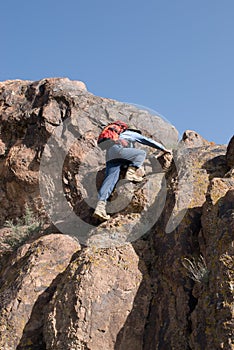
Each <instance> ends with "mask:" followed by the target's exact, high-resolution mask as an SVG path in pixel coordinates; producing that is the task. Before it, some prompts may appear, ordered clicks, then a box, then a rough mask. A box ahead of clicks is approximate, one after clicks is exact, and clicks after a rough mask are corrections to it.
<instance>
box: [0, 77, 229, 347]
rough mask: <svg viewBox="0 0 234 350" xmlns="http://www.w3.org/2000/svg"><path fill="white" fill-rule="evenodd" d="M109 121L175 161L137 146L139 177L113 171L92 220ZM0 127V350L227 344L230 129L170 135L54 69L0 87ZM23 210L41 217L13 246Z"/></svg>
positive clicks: (160, 123) (145, 115) (141, 113)
mask: <svg viewBox="0 0 234 350" xmlns="http://www.w3.org/2000/svg"><path fill="white" fill-rule="evenodd" d="M115 119H122V120H123V121H125V122H130V123H131V125H135V126H136V127H138V128H140V129H141V130H142V131H143V133H144V134H146V135H147V136H149V137H153V138H155V139H156V140H157V141H160V142H162V143H164V144H165V146H166V147H168V148H173V149H174V152H173V161H172V162H171V158H170V157H169V156H168V155H163V154H161V153H160V152H156V154H155V152H153V150H150V149H149V148H147V151H148V158H147V159H146V161H145V164H144V171H145V173H146V179H145V180H144V181H143V183H141V184H133V183H126V182H125V181H124V180H123V179H120V181H119V184H118V186H117V187H116V189H115V191H114V193H113V195H112V197H111V200H110V202H108V211H109V212H110V213H111V219H110V220H109V221H108V222H105V223H102V224H101V223H99V222H97V221H96V219H94V218H92V213H93V208H94V206H95V204H96V201H97V188H98V187H99V186H100V184H101V181H102V179H103V175H104V167H105V163H104V161H105V159H104V153H102V152H100V150H99V149H98V147H97V146H96V141H95V140H96V138H97V135H98V133H99V131H100V125H102V124H106V123H108V122H109V121H113V120H115ZM0 127H1V129H0V130H1V133H0V173H1V178H0V194H1V209H0V225H1V226H0V244H1V247H0V248H1V250H0V254H1V259H0V264H1V272H0V281H1V282H0V285H1V288H0V325H1V326H0V333H1V337H0V348H1V349H4V350H14V349H17V350H27V349H28V350H29V349H33V350H60V349H61V350H62V349H66V350H76V349H83V350H99V349H101V348H104V349H105V350H126V349H128V350H151V349H152V350H153V349H160V350H168V349H174V350H182V349H183V350H184V349H186V350H190V349H194V350H197V349H202V350H203V349H207V350H213V349H228V350H229V349H234V340H233V316H234V314H233V310H234V308H233V285H234V281H233V280H234V277H233V268H234V266H233V265H234V264H233V233H234V226H233V225H234V220H233V218H234V178H233V171H232V169H233V166H234V163H233V149H234V148H233V138H232V140H231V141H230V143H229V145H228V147H227V148H226V146H219V145H215V144H214V143H210V142H208V141H206V140H205V139H203V138H202V137H201V136H200V135H198V134H197V133H196V132H194V131H190V130H188V131H186V132H185V133H184V135H183V137H182V140H181V141H180V142H179V143H178V133H177V131H176V129H175V128H174V127H173V126H171V125H170V124H168V123H167V122H165V121H164V120H162V119H161V118H159V117H157V116H152V115H151V114H150V113H149V112H148V111H146V110H139V108H137V107H135V106H132V105H127V104H123V103H120V102H117V101H113V100H109V99H105V98H101V97H96V96H94V95H92V94H91V93H89V92H88V91H87V90H86V87H85V85H84V84H83V83H82V82H76V81H70V80H69V79H66V78H61V79H60V78H54V79H43V80H41V81H38V82H31V81H19V80H17V81H7V82H3V83H0ZM27 206H28V207H30V208H31V210H33V212H34V214H35V215H37V216H39V217H40V218H41V219H43V220H44V223H45V224H44V227H43V226H42V227H41V228H40V230H39V231H38V230H37V231H35V230H34V231H32V234H31V235H30V236H29V235H28V236H27V237H26V242H25V243H22V245H21V246H20V247H18V248H17V247H15V248H14V249H13V248H11V247H10V246H9V237H10V238H11V237H13V236H14V235H16V236H17V235H18V236H19V235H20V234H21V235H22V233H25V226H24V229H23V228H22V227H23V226H22V220H21V225H19V221H17V218H22V216H24V225H26V227H27V222H28V221H29V218H27V215H26V216H25V213H27V210H26V208H27ZM9 220H12V221H10V225H9ZM6 223H7V226H8V227H5V225H6ZM58 230H59V231H60V232H61V233H62V234H61V233H60V232H59V231H58ZM27 232H28V231H27ZM6 237H7V238H8V241H6ZM77 239H78V240H79V243H78V241H77ZM24 241H25V240H24ZM24 241H23V240H22V242H24ZM7 242H8V243H7Z"/></svg>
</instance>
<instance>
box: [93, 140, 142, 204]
mask: <svg viewBox="0 0 234 350" xmlns="http://www.w3.org/2000/svg"><path fill="white" fill-rule="evenodd" d="M145 157H146V152H145V151H143V150H141V149H137V148H124V147H122V146H120V145H114V146H112V147H110V148H109V150H107V153H106V174H105V179H104V181H103V183H102V186H101V188H100V190H99V193H98V197H99V200H101V201H107V199H108V198H109V196H110V195H111V193H112V191H113V189H114V187H115V185H116V183H117V181H118V179H119V174H120V169H121V166H122V165H130V166H134V167H136V168H139V167H140V166H141V165H142V164H143V162H144V160H145Z"/></svg>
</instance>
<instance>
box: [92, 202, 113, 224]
mask: <svg viewBox="0 0 234 350" xmlns="http://www.w3.org/2000/svg"><path fill="white" fill-rule="evenodd" d="M93 216H94V217H95V218H97V219H101V220H104V221H105V220H109V219H110V215H108V214H107V213H106V202H105V201H98V203H97V206H96V209H95V211H94V213H93Z"/></svg>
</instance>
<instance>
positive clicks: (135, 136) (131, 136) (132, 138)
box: [120, 130, 166, 151]
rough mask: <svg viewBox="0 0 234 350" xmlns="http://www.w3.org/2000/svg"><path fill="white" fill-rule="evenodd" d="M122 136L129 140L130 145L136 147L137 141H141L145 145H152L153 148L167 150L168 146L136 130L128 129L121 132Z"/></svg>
mask: <svg viewBox="0 0 234 350" xmlns="http://www.w3.org/2000/svg"><path fill="white" fill-rule="evenodd" d="M120 138H121V139H124V140H127V141H128V142H129V147H134V143H135V142H139V143H141V144H143V145H146V146H150V147H153V148H157V149H160V150H162V151H165V150H166V148H165V147H164V146H163V145H162V144H161V143H159V142H156V141H154V140H153V139H151V138H149V137H146V136H143V135H141V134H139V133H138V132H134V131H131V130H126V131H124V132H122V133H121V134H120Z"/></svg>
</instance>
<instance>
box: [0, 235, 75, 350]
mask: <svg viewBox="0 0 234 350" xmlns="http://www.w3.org/2000/svg"><path fill="white" fill-rule="evenodd" d="M78 249H79V244H78V243H77V242H76V241H74V240H73V239H72V238H71V237H70V236H65V235H61V234H54V235H47V236H44V237H41V238H40V239H38V240H36V241H35V242H33V243H31V244H25V245H24V246H22V247H21V248H19V249H18V251H17V253H16V254H13V256H12V257H10V258H9V259H8V261H7V264H6V265H5V266H4V267H3V269H2V270H1V274H0V281H1V290H0V292H1V294H0V297H1V299H0V303H1V312H0V318H1V338H0V347H1V349H5V350H10V349H16V348H17V349H26V348H30V347H32V346H33V349H38V350H39V349H42V348H43V346H44V341H43V336H42V327H43V312H44V309H45V308H46V307H47V303H48V301H49V300H50V297H51V294H52V293H53V288H55V285H56V284H57V283H59V275H60V274H61V273H62V272H63V271H64V270H65V268H66V267H67V265H68V264H69V261H70V259H71V257H72V254H73V253H74V252H75V251H77V250H78ZM55 278H56V284H55ZM53 283H54V285H53Z"/></svg>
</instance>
